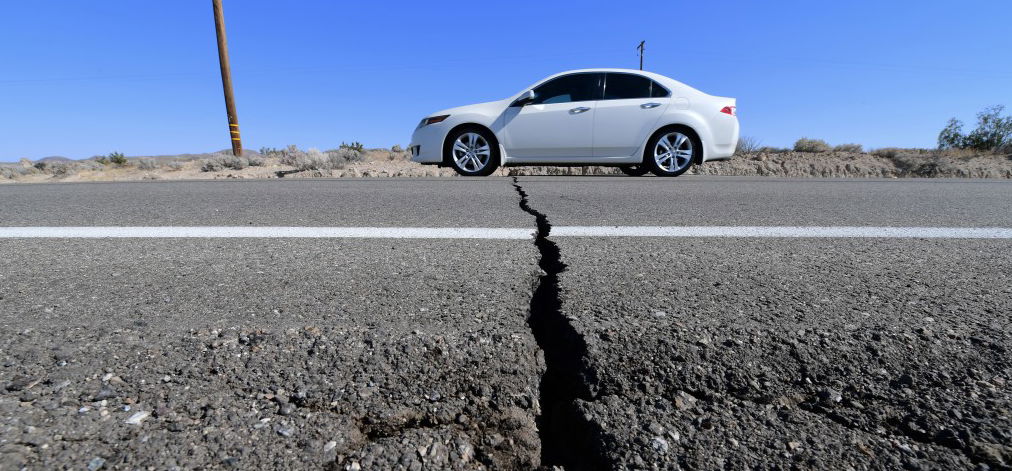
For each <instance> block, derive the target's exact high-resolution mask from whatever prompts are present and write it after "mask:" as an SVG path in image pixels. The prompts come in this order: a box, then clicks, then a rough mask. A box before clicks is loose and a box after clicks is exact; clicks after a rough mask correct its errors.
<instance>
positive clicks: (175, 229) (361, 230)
mask: <svg viewBox="0 0 1012 471" xmlns="http://www.w3.org/2000/svg"><path fill="white" fill-rule="evenodd" d="M534 232H535V230H534V229H533V228H498V227H495V228H493V227H270V226H192V227H191V226H147V227H116V226H104V227H102V226H78V227H0V238H23V237H24V238H89V239H95V238H123V237H136V238H168V237H186V238H230V237H257V238H337V239H341V238H370V239H530V238H531V237H534Z"/></svg>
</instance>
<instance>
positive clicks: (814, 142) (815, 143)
mask: <svg viewBox="0 0 1012 471" xmlns="http://www.w3.org/2000/svg"><path fill="white" fill-rule="evenodd" d="M829 149H830V147H829V144H826V141H823V140H822V139H809V138H807V137H802V138H801V139H798V140H797V141H795V142H794V151H795V152H829Z"/></svg>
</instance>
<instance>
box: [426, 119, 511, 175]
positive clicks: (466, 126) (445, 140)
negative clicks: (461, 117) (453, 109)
mask: <svg viewBox="0 0 1012 471" xmlns="http://www.w3.org/2000/svg"><path fill="white" fill-rule="evenodd" d="M464 129H480V130H482V131H486V132H487V133H488V135H489V136H491V137H492V142H490V143H489V144H491V145H494V146H496V147H497V148H499V149H500V151H499V160H500V162H499V164H500V165H502V160H503V152H502V146H500V145H499V136H496V135H495V132H494V131H492V129H491V128H489V127H488V126H485V125H484V124H480V123H475V122H472V121H468V122H466V123H460V124H457V125H456V126H454V127H452V128H450V130H449V131H447V132H446V134H444V135H443V146H442V154H443V163H442V164H441V165H443V166H449V165H450V161H449V155H448V154H449V152H447V151H448V150H449V147H450V145H451V143H452V141H451V139H450V137H451V136H453V135H454V134H456V133H457V132H459V131H462V130H464Z"/></svg>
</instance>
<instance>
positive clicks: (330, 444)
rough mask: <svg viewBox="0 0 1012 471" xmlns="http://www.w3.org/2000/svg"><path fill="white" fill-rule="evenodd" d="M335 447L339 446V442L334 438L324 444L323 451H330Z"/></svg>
mask: <svg viewBox="0 0 1012 471" xmlns="http://www.w3.org/2000/svg"><path fill="white" fill-rule="evenodd" d="M334 448H337V442H336V441H334V440H331V441H329V442H327V444H326V445H323V452H324V453H326V452H328V451H330V450H333V449H334Z"/></svg>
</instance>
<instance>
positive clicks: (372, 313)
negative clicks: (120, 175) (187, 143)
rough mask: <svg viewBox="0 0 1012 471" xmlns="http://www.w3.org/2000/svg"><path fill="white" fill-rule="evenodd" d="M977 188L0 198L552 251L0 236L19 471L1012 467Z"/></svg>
mask: <svg viewBox="0 0 1012 471" xmlns="http://www.w3.org/2000/svg"><path fill="white" fill-rule="evenodd" d="M1009 201H1012V185H1009V184H1008V183H1007V182H993V181H982V180H899V181H897V180H803V181H801V180H789V179H754V178H753V179H750V178H713V177H681V178H678V179H673V180H666V179H637V178H623V177H593V178H555V177H544V178H538V177H521V178H518V179H516V180H514V179H508V178H486V179H463V178H455V179H433V180H312V181H287V180H285V181H252V182H178V183H162V182H147V183H110V184H105V183H103V184H59V185H23V186H22V185H5V186H3V187H0V202H2V204H0V227H2V226H52V225H94V226H103V225H108V226H112V225H123V226H129V225H145V226H157V225H254V226H256V225H265V226H266V225H271V226H281V225H293V226H299V225H306V226H310V225H311V226H377V227H395V226H412V227H530V228H531V229H532V231H534V230H536V231H537V237H535V238H534V239H533V240H471V239H468V240H464V239H456V240H455V239H435V240H417V239H115V240H112V239H0V254H2V256H0V360H2V368H0V418H2V421H0V422H2V423H0V468H2V469H21V468H26V469H51V468H72V469H90V470H97V469H139V468H154V469H190V468H236V469H251V468H252V469H263V468H276V469H306V468H309V469H320V468H324V469H349V470H350V469H411V470H419V469H534V468H539V467H541V468H545V469H549V468H551V467H553V466H555V467H563V468H565V469H742V468H750V469H848V468H849V469H895V468H906V469H981V470H983V469H1010V465H1012V416H1010V405H1012V386H1010V385H1009V381H1010V379H1012V355H1010V352H1009V348H1010V347H1012V250H1010V249H1012V241H1009V240H1008V239H997V240H970V239H746V238H717V239H689V238H677V239H676V238H594V237H571V238H553V237H552V236H551V228H552V226H553V225H556V226H558V225H598V224H608V225H611V224H614V225H798V226H804V225H878V226H890V225H892V226H960V227H1012V206H1010V205H1009V204H1008V202H1009Z"/></svg>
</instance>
